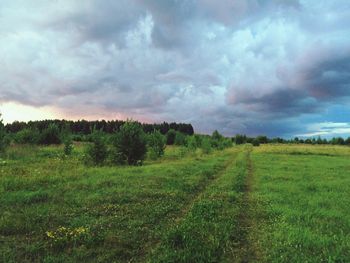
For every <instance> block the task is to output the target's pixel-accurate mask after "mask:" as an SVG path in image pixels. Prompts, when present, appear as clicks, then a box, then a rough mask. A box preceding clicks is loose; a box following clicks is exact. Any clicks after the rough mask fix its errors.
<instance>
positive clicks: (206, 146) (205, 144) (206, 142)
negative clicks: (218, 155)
mask: <svg viewBox="0 0 350 263" xmlns="http://www.w3.org/2000/svg"><path fill="white" fill-rule="evenodd" d="M201 149H202V151H203V153H205V154H209V153H211V151H212V148H211V142H210V139H209V138H208V137H204V138H202V142H201Z"/></svg>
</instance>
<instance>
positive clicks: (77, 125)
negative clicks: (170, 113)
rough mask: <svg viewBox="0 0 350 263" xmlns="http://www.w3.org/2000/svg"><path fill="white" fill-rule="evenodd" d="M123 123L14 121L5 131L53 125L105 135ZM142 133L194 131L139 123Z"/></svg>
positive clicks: (181, 126) (186, 126)
mask: <svg viewBox="0 0 350 263" xmlns="http://www.w3.org/2000/svg"><path fill="white" fill-rule="evenodd" d="M124 123H125V121H121V120H112V121H105V120H100V121H86V120H79V121H68V120H42V121H29V122H18V121H15V122H13V123H10V124H7V125H6V126H5V129H6V131H7V132H9V133H17V132H19V131H22V130H25V129H30V130H38V131H39V132H42V131H43V130H45V129H47V128H49V126H50V125H52V124H54V125H56V126H57V127H58V129H60V130H63V129H65V128H67V127H68V129H69V130H70V131H71V132H72V133H73V134H81V135H88V134H91V133H92V131H93V130H99V131H102V132H105V133H109V134H112V133H115V132H118V131H119V130H120V128H121V127H122V126H123V124H124ZM140 125H141V127H142V129H143V131H144V132H145V133H151V132H153V131H154V130H158V131H160V132H161V133H162V134H163V135H164V134H166V133H167V132H168V131H169V130H174V131H178V132H181V133H184V134H186V135H193V133H194V130H193V127H192V125H191V124H186V123H175V122H172V123H167V122H163V123H155V124H148V123H142V124H141V123H140Z"/></svg>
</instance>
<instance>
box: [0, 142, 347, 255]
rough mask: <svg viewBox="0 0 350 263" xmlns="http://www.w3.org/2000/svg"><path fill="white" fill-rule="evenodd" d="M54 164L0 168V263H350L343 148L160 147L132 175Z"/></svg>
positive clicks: (44, 158) (34, 152)
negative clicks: (153, 158) (160, 152)
mask: <svg viewBox="0 0 350 263" xmlns="http://www.w3.org/2000/svg"><path fill="white" fill-rule="evenodd" d="M61 153H62V148H60V147H38V148H33V147H32V146H30V147H29V146H28V147H25V146H12V147H11V148H10V150H9V153H8V159H6V160H5V161H0V262H82V261H85V262H349V261H350V234H349V233H350V214H349V209H348V207H349V203H350V160H349V159H350V148H349V147H341V146H304V145H262V146H260V147H254V148H253V147H252V146H250V145H243V146H235V147H232V148H230V149H227V150H224V151H215V152H213V153H211V154H209V155H204V154H202V153H201V152H200V151H198V152H196V153H193V152H191V153H185V152H184V151H183V150H181V149H180V148H176V147H168V148H167V149H166V154H165V156H164V157H163V158H161V159H160V160H158V161H150V160H147V161H146V162H145V165H144V166H142V167H108V166H105V167H86V166H84V165H83V162H82V161H81V157H82V154H83V146H79V145H77V146H76V147H75V151H74V154H73V156H72V157H71V158H69V159H68V158H62V156H61V155H62V154H61Z"/></svg>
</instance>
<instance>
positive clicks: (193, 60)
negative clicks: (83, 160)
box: [0, 0, 350, 138]
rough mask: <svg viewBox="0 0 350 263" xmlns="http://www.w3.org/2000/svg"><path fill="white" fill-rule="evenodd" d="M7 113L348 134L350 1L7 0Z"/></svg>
mask: <svg viewBox="0 0 350 263" xmlns="http://www.w3.org/2000/svg"><path fill="white" fill-rule="evenodd" d="M0 62H1V63H0V112H1V113H2V118H3V120H4V121H5V122H12V121H14V120H20V121H22V120H23V121H28V120H36V119H47V118H66V119H74V120H76V119H82V118H85V119H91V120H92V119H126V118H133V119H136V120H139V121H142V122H163V121H167V122H172V121H176V122H186V123H192V124H193V126H194V128H195V131H196V132H199V133H211V132H212V131H213V130H215V129H217V130H219V131H220V132H221V133H223V134H225V135H234V134H237V133H244V134H247V135H251V136H255V135H260V134H264V135H268V136H271V137H273V136H280V137H286V138H288V137H294V136H318V135H321V136H322V137H331V136H345V137H347V136H350V1H348V0H334V1H329V0H118V1H115V0H84V1H80V0H79V1H78V0H52V1H47V0H31V1H28V0H0Z"/></svg>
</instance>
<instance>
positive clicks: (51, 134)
mask: <svg viewBox="0 0 350 263" xmlns="http://www.w3.org/2000/svg"><path fill="white" fill-rule="evenodd" d="M60 143H61V137H60V130H59V128H58V126H57V125H56V124H53V123H52V124H50V125H49V127H47V128H46V129H45V130H43V132H42V133H41V135H40V137H39V144H45V145H49V144H60Z"/></svg>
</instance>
